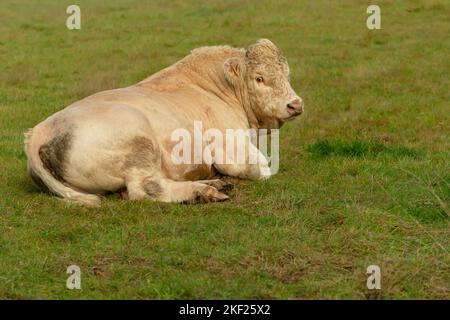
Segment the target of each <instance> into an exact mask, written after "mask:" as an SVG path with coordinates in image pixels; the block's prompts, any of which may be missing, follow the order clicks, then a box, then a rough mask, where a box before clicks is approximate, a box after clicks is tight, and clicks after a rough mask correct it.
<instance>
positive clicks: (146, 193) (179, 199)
mask: <svg viewBox="0 0 450 320" xmlns="http://www.w3.org/2000/svg"><path fill="white" fill-rule="evenodd" d="M127 190H128V198H129V199H130V200H141V199H150V200H157V201H161V202H176V203H192V204H194V203H202V202H217V201H224V200H227V199H228V196H227V195H226V194H224V193H221V192H220V191H219V190H217V188H215V187H214V186H212V185H208V184H204V183H200V182H195V181H173V180H170V179H157V178H155V176H154V175H150V176H143V178H141V179H134V180H130V181H128V182H127Z"/></svg>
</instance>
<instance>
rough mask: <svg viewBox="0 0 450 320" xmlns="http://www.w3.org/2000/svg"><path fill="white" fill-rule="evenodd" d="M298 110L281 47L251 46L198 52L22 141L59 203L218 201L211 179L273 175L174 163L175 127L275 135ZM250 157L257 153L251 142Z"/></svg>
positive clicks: (33, 170) (255, 169)
mask: <svg viewBox="0 0 450 320" xmlns="http://www.w3.org/2000/svg"><path fill="white" fill-rule="evenodd" d="M302 112H303V102H302V100H301V98H300V97H298V96H297V94H296V93H295V92H294V90H293V89H292V88H291V86H290V84H289V67H288V64H287V61H286V59H285V58H284V57H283V56H282V54H281V52H280V50H279V49H278V48H277V47H276V46H275V45H274V44H273V43H272V42H270V41H269V40H266V39H263V40H260V41H258V42H257V43H255V44H253V45H250V46H249V47H248V48H247V49H237V48H232V47H229V46H216V47H203V48H199V49H196V50H194V51H192V53H191V54H190V55H188V56H187V57H185V58H184V59H182V60H181V61H179V62H177V63H175V64H174V65H172V66H170V67H168V68H166V69H164V70H161V71H160V72H158V73H156V74H154V75H152V76H150V77H149V78H147V79H145V80H143V81H141V82H139V83H138V84H136V85H133V86H130V87H127V88H121V89H115V90H109V91H104V92H100V93H97V94H94V95H92V96H89V97H87V98H85V99H83V100H80V101H78V102H75V103H73V104H72V105H70V106H68V107H67V108H65V109H63V110H61V111H59V112H57V113H56V114H54V115H52V116H50V117H49V118H47V119H46V120H45V121H43V122H41V123H40V124H38V125H37V126H36V127H35V128H33V129H32V130H30V131H29V132H28V133H27V134H26V139H25V151H26V154H27V157H28V171H29V174H30V175H31V177H32V179H33V181H34V182H35V183H36V184H37V185H38V186H39V187H41V188H42V189H45V190H48V191H50V192H51V193H53V194H55V195H57V196H59V197H62V198H63V199H65V200H68V201H72V202H76V203H81V204H86V205H98V204H100V195H102V194H105V193H108V192H117V191H119V190H124V189H126V190H127V192H128V198H129V199H133V200H136V199H155V200H159V201H164V202H195V201H197V200H202V201H221V200H225V199H227V198H228V197H227V196H226V195H225V194H224V193H222V192H220V191H219V190H220V189H221V188H222V187H223V182H222V181H221V180H218V179H213V178H214V177H216V176H217V174H221V175H227V176H232V177H238V178H246V179H264V178H267V177H268V176H269V175H270V170H269V168H268V165H267V161H264V160H263V161H258V162H257V163H256V164H237V163H231V164H230V163H228V164H223V163H222V164H219V163H212V164H174V163H173V161H172V160H171V152H172V149H173V147H174V145H175V142H174V141H171V134H172V132H173V131H174V130H176V129H180V128H186V129H187V130H190V131H192V124H193V122H194V121H201V123H202V125H203V129H204V130H206V129H208V128H217V129H219V130H221V131H225V130H226V129H244V130H247V129H250V128H253V129H261V128H265V129H277V128H279V127H280V126H281V125H282V124H283V123H284V122H286V121H288V120H290V119H293V118H295V117H296V116H297V115H299V114H300V113H302ZM249 148H250V149H252V150H250V151H251V152H259V151H258V150H257V149H256V147H254V146H253V145H250V147H249Z"/></svg>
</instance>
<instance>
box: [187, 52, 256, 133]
mask: <svg viewBox="0 0 450 320" xmlns="http://www.w3.org/2000/svg"><path fill="white" fill-rule="evenodd" d="M225 60H226V59H224V60H223V61H215V64H214V65H213V66H211V67H210V68H202V69H201V70H199V71H200V72H198V74H197V76H196V77H195V78H196V81H195V82H196V84H197V85H198V86H199V87H200V88H202V89H203V90H205V91H208V92H210V93H212V94H214V95H216V96H217V97H218V98H219V99H221V100H222V101H224V102H225V103H226V104H227V105H229V106H230V107H231V108H235V109H236V110H237V111H238V112H242V111H243V112H244V114H245V117H246V119H247V121H248V124H249V127H250V128H254V129H258V128H259V121H258V119H257V116H256V114H255V113H254V111H253V110H254V109H253V108H252V105H251V102H250V99H249V98H248V91H247V90H246V88H245V87H244V85H243V84H239V85H232V84H230V83H229V82H228V81H227V80H226V77H225V74H224V69H223V64H224V63H225Z"/></svg>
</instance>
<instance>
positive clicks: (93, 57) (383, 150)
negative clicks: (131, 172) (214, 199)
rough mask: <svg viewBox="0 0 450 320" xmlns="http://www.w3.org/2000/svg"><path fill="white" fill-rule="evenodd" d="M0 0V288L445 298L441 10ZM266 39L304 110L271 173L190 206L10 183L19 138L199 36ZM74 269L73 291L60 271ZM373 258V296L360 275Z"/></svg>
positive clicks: (233, 0) (446, 134) (343, 4)
mask: <svg viewBox="0 0 450 320" xmlns="http://www.w3.org/2000/svg"><path fill="white" fill-rule="evenodd" d="M76 3H77V4H78V5H79V6H80V7H81V20H82V22H81V30H73V31H69V30H67V28H66V19H67V17H68V15H67V14H66V8H67V6H68V5H69V4H72V2H71V1H51V0H42V1H31V0H29V1H24V0H2V1H1V2H0V298H9V299H16V298H20V299H28V298H33V299H34V298H44V299H48V298H56V299H81V298H96V299H98V298H102V299H103V298H113V299H116V298H133V299H134V298H150V299H153V298H158V299H160V298H162V299H166V298H188V299H190V298H256V299H259V298H269V299H272V298H276V299H278V298H289V299H313V298H324V299H329V298H331V299H335V298H343V299H350V298H355V299H407V298H410V299H418V298H419V299H422V298H425V299H428V298H437V299H448V298H450V266H449V264H450V259H449V258H450V253H449V252H450V251H449V250H450V249H449V247H450V237H449V236H450V229H449V209H448V207H449V201H450V188H449V184H450V169H449V168H450V165H449V164H450V149H449V147H450V108H449V100H450V91H449V88H450V81H449V71H450V59H449V53H450V42H449V37H448V36H449V34H450V5H449V3H448V1H417V0H416V1H377V2H376V4H378V5H379V6H380V7H381V17H382V22H381V23H382V25H381V26H382V29H381V30H368V29H367V28H366V19H367V17H368V14H367V13H366V8H367V6H368V4H370V2H369V3H368V2H367V1H356V0H354V1H290V0H277V1H264V0H261V1H237V0H230V1H225V0H214V1H202V2H200V1H184V0H183V1H181V0H176V1H162V0H159V1H145V2H144V1H137V0H136V1H132V0H120V1H119V0H114V1H93V0H91V1H88V0H78V1H76ZM263 37H265V38H269V39H271V40H272V41H273V42H275V43H276V44H277V45H278V46H279V47H280V48H282V49H283V51H284V54H285V55H286V57H287V58H288V61H289V63H290V66H291V72H292V83H293V87H294V89H295V90H296V91H297V92H298V93H299V95H300V96H302V97H303V98H304V100H305V103H306V113H305V114H304V115H302V116H301V117H300V118H299V119H298V120H296V121H294V122H291V123H288V124H287V125H286V126H285V127H283V128H282V130H281V134H280V137H281V150H280V156H281V159H280V171H279V173H278V174H277V175H276V176H274V177H273V178H271V179H270V180H268V181H261V182H241V183H239V184H238V185H236V187H235V189H234V190H233V191H232V193H231V195H232V197H231V198H232V199H231V201H228V202H224V203H216V204H204V205H195V206H191V205H177V204H161V203H154V202H134V203H133V202H125V201H123V200H120V199H118V198H115V197H109V198H106V199H104V200H103V204H102V207H101V208H95V209H89V208H83V207H78V206H71V205H68V204H66V203H64V202H62V201H60V200H58V199H57V198H55V197H50V196H49V195H47V194H44V193H41V192H39V191H38V190H37V189H36V188H35V187H34V186H33V185H32V184H31V180H30V179H29V178H28V176H27V175H26V157H25V155H24V152H23V151H22V142H23V132H24V131H25V130H26V129H27V128H30V127H33V126H35V125H36V124H37V123H38V122H40V121H41V120H43V119H45V118H46V117H48V116H49V115H51V114H52V113H54V112H56V111H58V110H60V109H62V108H63V107H64V106H66V105H68V104H70V103H71V102H73V101H76V100H78V99H81V98H83V97H85V96H87V95H89V94H92V93H94V92H97V91H100V90H104V89H110V88H116V87H121V86H127V85H130V84H133V83H135V82H138V81H139V80H141V79H143V78H145V77H146V76H148V75H150V74H152V73H154V72H156V71H158V70H160V69H161V68H163V67H165V66H167V65H170V64H172V63H173V62H175V61H177V60H179V59H181V58H182V57H183V56H185V55H186V54H188V53H189V51H190V50H191V49H193V48H196V47H199V46H203V45H213V44H230V45H234V46H247V45H248V44H250V43H253V42H255V40H257V39H259V38H263ZM72 264H75V265H78V266H80V268H81V272H82V275H81V285H82V289H81V290H68V289H66V279H67V277H68V275H67V274H66V268H67V267H68V266H69V265H72ZM372 264H375V265H379V266H380V268H381V273H382V278H381V290H379V291H369V290H368V289H367V287H366V279H367V275H366V268H367V267H368V266H369V265H372Z"/></svg>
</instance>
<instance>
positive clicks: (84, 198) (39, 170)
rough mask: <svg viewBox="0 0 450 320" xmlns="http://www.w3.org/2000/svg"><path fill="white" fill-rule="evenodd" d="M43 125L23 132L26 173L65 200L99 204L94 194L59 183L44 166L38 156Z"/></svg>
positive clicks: (98, 199)
mask: <svg viewBox="0 0 450 320" xmlns="http://www.w3.org/2000/svg"><path fill="white" fill-rule="evenodd" d="M46 131H47V130H46V128H45V126H42V125H40V126H37V127H36V128H34V129H32V130H29V131H28V132H26V133H25V153H26V155H27V158H28V163H27V169H28V174H29V175H30V176H31V178H32V179H33V182H34V183H35V184H36V185H37V186H38V187H40V188H41V189H43V190H48V191H50V192H51V193H53V194H55V195H57V196H59V197H61V198H63V199H64V200H67V201H69V202H75V203H78V204H82V205H87V206H98V205H100V202H101V200H100V197H99V196H97V195H95V194H86V193H82V192H79V191H76V190H74V189H72V188H70V187H68V186H67V185H65V184H63V183H61V182H60V181H58V180H57V179H55V177H54V176H53V175H52V174H51V173H50V172H49V171H48V170H47V169H46V168H45V167H44V164H43V162H42V159H41V158H40V156H39V149H40V147H41V146H42V145H43V144H45V143H46V139H47V138H46V137H48V133H49V132H46Z"/></svg>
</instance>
